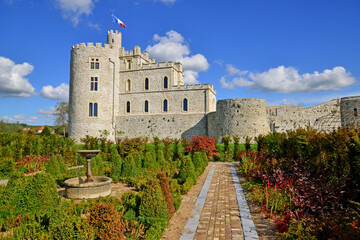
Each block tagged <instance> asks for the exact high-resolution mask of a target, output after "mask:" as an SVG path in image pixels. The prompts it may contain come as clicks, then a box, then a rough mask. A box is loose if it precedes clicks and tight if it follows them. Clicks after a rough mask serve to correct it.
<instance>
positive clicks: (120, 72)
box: [69, 31, 360, 142]
mask: <svg viewBox="0 0 360 240" xmlns="http://www.w3.org/2000/svg"><path fill="white" fill-rule="evenodd" d="M121 43H122V38H121V33H120V32H118V31H116V32H113V31H109V32H108V33H107V43H106V44H104V45H102V44H101V43H96V44H95V45H94V44H93V43H88V44H87V45H86V44H85V43H81V44H79V45H75V46H73V47H72V49H71V61H70V101H69V107H70V108H69V136H70V137H72V138H74V139H75V140H76V141H77V142H79V141H80V138H83V137H84V136H85V135H90V136H101V135H102V134H104V133H105V132H107V133H109V135H108V138H109V139H110V140H115V139H116V138H118V137H128V138H133V137H141V136H147V137H150V138H151V137H159V138H166V137H170V138H190V137H192V136H212V137H221V136H238V137H240V139H241V141H244V140H245V137H247V136H248V137H252V139H254V137H256V136H258V135H259V134H267V133H269V132H270V131H279V132H283V131H286V130H290V129H296V128H298V127H306V126H311V127H314V128H317V129H319V130H327V131H328V130H332V129H335V128H337V127H340V126H346V125H348V124H356V125H357V123H358V121H359V120H360V119H359V117H358V113H357V111H358V108H359V107H360V97H348V98H342V99H335V100H332V101H329V102H326V103H323V104H319V105H316V106H313V107H309V108H304V107H301V106H267V105H266V103H265V100H264V99H258V98H247V99H241V98H237V99H224V100H219V101H217V102H216V90H215V89H214V88H213V85H211V84H203V85H200V84H195V85H187V86H185V85H184V73H183V71H182V65H181V64H180V63H174V62H167V63H156V62H155V59H154V58H150V57H149V54H148V53H147V52H146V51H145V52H144V53H142V52H141V50H140V47H139V46H135V48H134V50H131V51H125V49H124V47H122V45H121Z"/></svg>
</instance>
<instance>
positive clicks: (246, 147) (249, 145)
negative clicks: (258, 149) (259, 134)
mask: <svg viewBox="0 0 360 240" xmlns="http://www.w3.org/2000/svg"><path fill="white" fill-rule="evenodd" d="M250 143H251V137H248V136H246V138H245V150H246V151H250V150H251V144H250Z"/></svg>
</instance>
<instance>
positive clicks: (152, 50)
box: [146, 30, 209, 84]
mask: <svg viewBox="0 0 360 240" xmlns="http://www.w3.org/2000/svg"><path fill="white" fill-rule="evenodd" d="M154 41H155V42H157V43H156V44H155V45H153V46H150V45H149V46H148V47H147V48H146V51H148V52H149V54H150V55H151V57H154V58H155V59H156V61H158V62H166V61H176V62H180V63H182V64H183V70H184V81H185V83H186V84H195V83H198V81H197V80H196V78H197V77H198V76H199V72H201V71H207V70H208V69H209V63H208V61H207V59H206V58H205V57H204V55H202V54H196V55H190V48H189V46H188V45H186V44H185V42H184V37H183V36H182V35H181V34H180V33H178V32H176V31H174V30H171V31H168V32H167V33H166V35H165V36H159V35H158V34H155V35H154Z"/></svg>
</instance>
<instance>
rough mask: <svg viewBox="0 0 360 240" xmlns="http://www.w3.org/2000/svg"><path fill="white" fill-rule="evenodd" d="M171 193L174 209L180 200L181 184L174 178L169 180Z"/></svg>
mask: <svg viewBox="0 0 360 240" xmlns="http://www.w3.org/2000/svg"><path fill="white" fill-rule="evenodd" d="M170 189H171V195H172V198H173V202H174V207H175V210H178V209H179V207H180V204H181V201H182V197H181V185H180V184H179V182H178V181H177V180H176V179H171V180H170Z"/></svg>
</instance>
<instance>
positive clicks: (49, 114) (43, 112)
mask: <svg viewBox="0 0 360 240" xmlns="http://www.w3.org/2000/svg"><path fill="white" fill-rule="evenodd" d="M37 112H38V114H39V117H44V118H53V117H54V112H55V107H50V108H47V109H42V108H40V109H39V110H38V111H37Z"/></svg>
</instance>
